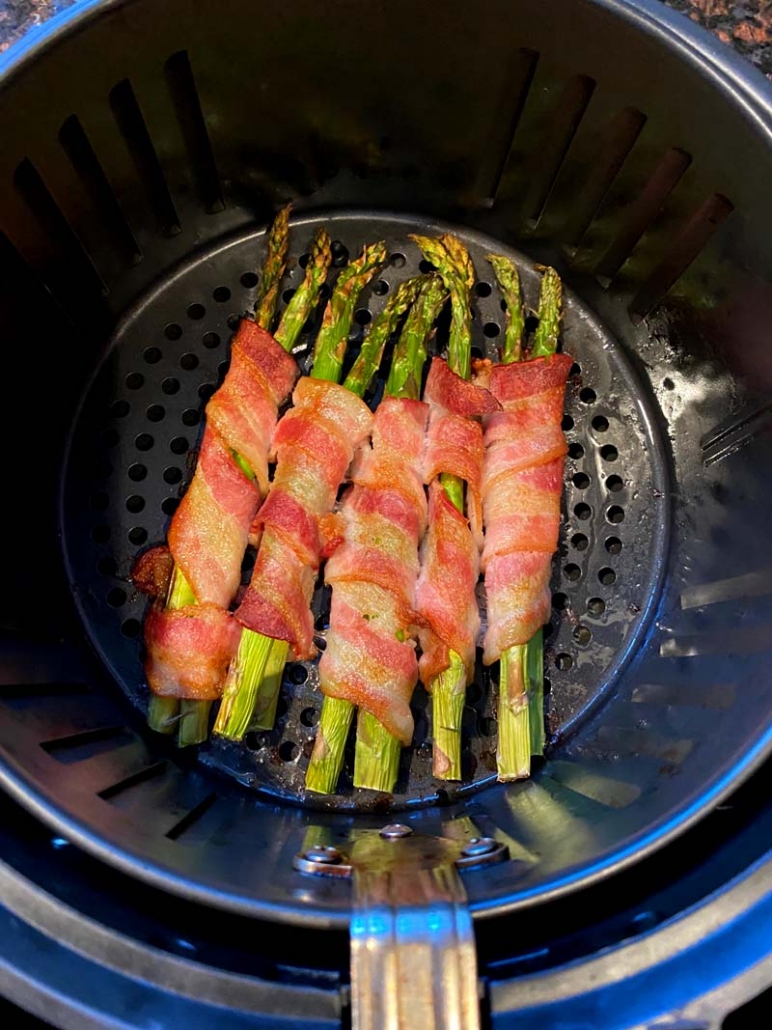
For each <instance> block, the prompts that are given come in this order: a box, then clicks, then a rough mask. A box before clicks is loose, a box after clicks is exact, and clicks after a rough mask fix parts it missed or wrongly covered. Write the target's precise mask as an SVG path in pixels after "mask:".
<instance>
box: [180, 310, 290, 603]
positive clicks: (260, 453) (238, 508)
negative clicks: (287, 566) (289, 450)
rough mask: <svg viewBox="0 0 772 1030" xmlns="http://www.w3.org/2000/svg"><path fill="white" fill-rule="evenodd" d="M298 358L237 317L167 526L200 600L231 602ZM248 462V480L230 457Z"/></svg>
mask: <svg viewBox="0 0 772 1030" xmlns="http://www.w3.org/2000/svg"><path fill="white" fill-rule="evenodd" d="M297 375H298V368H297V364H296V363H295V360H294V359H293V358H292V357H291V356H290V355H289V354H286V353H285V352H284V350H283V349H282V348H281V347H280V345H279V344H278V343H277V342H276V340H274V338H273V337H272V336H271V334H270V333H268V332H266V331H265V330H264V329H261V328H260V327H259V326H258V325H256V324H255V323H254V322H251V321H248V320H246V319H244V320H242V321H241V323H240V325H239V329H238V332H237V333H236V336H235V337H234V340H233V343H232V345H231V366H230V369H229V370H228V374H227V376H226V377H225V381H224V383H223V384H222V386H221V387H220V389H219V390H218V391H217V393H215V394H214V396H213V397H212V399H211V400H210V401H209V403H208V405H207V408H206V419H207V427H206V431H205V433H204V439H203V442H202V446H201V451H200V453H199V457H198V464H197V466H196V471H195V474H194V476H193V481H192V482H191V484H190V486H189V487H188V489H187V492H186V493H185V496H184V497H183V499H182V502H181V504H180V506H179V508H178V509H177V511H176V513H175V515H174V518H173V519H172V524H171V527H170V529H169V548H170V550H171V553H172V557H173V558H174V560H175V562H176V563H177V565H179V567H180V569H181V571H182V573H183V574H184V576H185V579H186V580H187V581H188V583H189V584H190V587H191V589H192V590H193V593H194V594H195V596H196V598H197V599H198V601H200V602H204V601H211V602H213V603H214V604H219V605H220V606H221V607H222V608H227V606H228V605H229V604H230V603H231V601H232V600H233V597H234V595H235V593H236V591H237V589H238V586H239V580H240V576H241V562H242V559H243V557H244V551H245V550H246V546H247V542H248V537H249V531H250V526H251V523H252V520H253V518H254V517H255V513H256V512H257V509H258V506H259V504H260V499H261V497H262V496H263V495H264V493H265V490H266V489H267V485H268V449H269V445H270V438H271V433H272V431H273V429H274V427H275V425H276V417H277V411H278V405H279V404H280V403H281V402H282V401H283V400H284V399H285V398H286V396H287V394H288V393H289V392H290V390H291V389H292V386H293V384H294V382H295V380H296V378H297ZM236 453H237V454H239V455H240V456H241V457H242V458H243V459H244V460H246V462H247V463H248V465H249V466H250V468H251V469H252V471H253V473H254V475H255V481H254V482H253V481H252V480H251V479H250V478H249V476H247V475H246V473H245V472H244V471H243V470H242V469H241V468H240V467H239V465H238V464H237V463H236V461H235V460H234V455H235V454H236Z"/></svg>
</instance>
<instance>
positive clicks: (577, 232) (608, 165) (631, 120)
mask: <svg viewBox="0 0 772 1030" xmlns="http://www.w3.org/2000/svg"><path fill="white" fill-rule="evenodd" d="M645 124H646V115H645V114H642V113H641V112H640V111H637V110H636V109H635V108H634V107H627V108H625V109H624V110H623V111H620V112H619V114H618V115H617V116H616V118H614V120H613V122H612V124H611V132H610V134H609V137H608V139H607V141H606V144H605V146H603V147H602V148H601V151H600V153H599V154H598V159H597V161H596V162H595V164H594V165H593V167H592V170H591V171H590V173H589V175H588V177H587V185H586V186H585V189H584V191H583V194H582V196H580V197H579V198H577V201H576V205H575V207H574V215H573V217H572V219H571V222H570V225H569V228H568V230H567V232H566V242H567V244H568V246H569V247H570V248H571V249H574V248H576V247H577V246H578V245H579V244H580V243H581V241H582V237H583V236H584V234H585V233H586V232H587V229H588V228H589V225H590V223H591V222H592V220H593V219H594V218H595V216H596V214H597V213H598V210H599V209H600V206H601V204H602V203H603V201H604V200H605V198H606V195H607V193H608V191H609V189H610V188H611V184H612V183H613V181H614V179H615V178H616V177H617V175H618V174H619V171H620V169H621V168H622V165H623V164H624V163H625V161H626V160H627V157H628V155H629V153H630V151H631V150H632V149H633V147H634V146H635V143H636V141H637V139H638V137H639V136H640V134H641V130H642V129H643V127H644V125H645Z"/></svg>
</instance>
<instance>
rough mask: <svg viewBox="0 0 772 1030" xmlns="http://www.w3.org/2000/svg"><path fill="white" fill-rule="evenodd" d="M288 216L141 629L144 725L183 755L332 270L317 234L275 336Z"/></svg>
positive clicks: (214, 677) (227, 634) (232, 635)
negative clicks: (162, 582)
mask: <svg viewBox="0 0 772 1030" xmlns="http://www.w3.org/2000/svg"><path fill="white" fill-rule="evenodd" d="M288 217H289V208H285V209H284V210H283V211H282V212H281V213H280V214H279V216H277V218H276V220H275V222H274V225H273V227H272V229H271V232H270V234H269V240H268V258H267V261H266V264H265V268H264V274H263V279H262V283H261V289H260V294H259V297H258V303H257V316H256V317H257V319H259V321H251V320H246V319H245V320H242V322H241V324H240V326H239V329H238V331H237V333H236V336H235V338H234V340H233V344H232V347H231V365H230V369H229V371H228V374H227V376H226V377H225V381H224V382H223V384H222V386H221V387H220V389H219V390H218V391H217V392H216V393H215V394H214V396H213V397H212V399H211V400H210V401H209V403H208V405H207V408H206V420H207V424H206V429H205V432H204V438H203V442H202V446H201V451H200V454H199V460H198V464H197V466H196V471H195V474H194V476H193V480H192V482H191V484H190V486H189V488H188V490H187V492H186V494H185V497H184V498H183V500H182V503H181V504H180V506H179V508H178V509H177V512H176V513H175V516H174V519H173V520H172V525H171V527H170V530H169V550H170V552H171V557H172V558H173V560H174V569H173V573H172V577H171V584H170V587H169V592H168V595H167V602H166V607H165V608H161V607H158V606H155V607H153V608H152V609H151V611H150V613H149V614H148V617H147V620H146V623H145V644H146V652H147V657H146V662H145V672H146V676H147V680H148V684H149V686H150V688H151V690H152V691H153V694H154V697H153V699H152V702H151V706H150V710H149V715H148V719H149V722H150V725H151V726H152V727H153V728H155V729H159V730H161V731H162V732H168V731H170V724H171V728H173V726H174V721H175V720H176V717H177V712H178V711H179V712H180V719H179V736H178V742H179V744H180V745H181V746H182V745H185V744H192V743H199V742H200V741H201V740H204V739H206V734H207V730H208V714H209V707H210V704H211V701H212V700H213V699H215V698H217V697H218V696H219V694H220V690H221V684H222V678H223V675H224V672H225V669H226V668H227V666H228V663H229V661H230V658H231V657H232V654H233V651H234V648H235V645H236V644H237V643H238V638H239V634H238V627H236V626H234V624H233V621H232V618H231V616H230V614H229V612H228V610H227V609H228V605H229V604H230V603H231V601H232V600H233V597H234V596H235V594H236V591H237V589H238V586H239V582H240V572H241V563H242V560H243V557H244V552H245V550H246V546H247V540H248V535H249V531H250V526H251V523H252V520H253V518H254V516H255V513H256V511H257V509H258V506H259V504H260V500H261V497H262V496H263V495H264V493H265V491H266V489H267V486H268V467H267V460H268V445H269V441H270V436H271V432H272V430H273V427H274V425H275V424H276V418H277V412H278V407H279V405H280V404H281V403H282V402H283V401H284V400H285V399H286V397H287V395H288V394H289V392H290V391H291V389H292V386H293V384H294V382H295V380H296V378H297V375H298V368H297V364H296V363H295V361H294V359H293V358H292V357H291V356H290V353H289V352H290V351H291V350H292V348H293V346H294V344H295V342H296V340H297V337H298V335H299V333H300V330H301V328H302V326H303V323H304V322H305V320H306V319H307V317H308V315H309V313H310V311H311V310H312V309H313V307H314V305H315V304H316V300H317V298H318V295H319V290H320V288H321V286H322V284H323V282H324V280H325V278H326V275H327V270H328V268H329V265H330V261H331V252H330V239H329V236H328V234H327V233H326V232H324V231H321V232H319V233H317V236H316V238H315V240H314V243H313V246H312V250H311V259H310V261H309V264H308V266H307V269H306V275H305V278H304V281H303V283H302V284H301V286H300V288H299V289H298V290H297V291H296V293H295V295H294V296H293V298H292V300H291V301H290V304H289V305H288V307H287V310H286V312H285V314H284V317H283V319H282V322H281V325H280V326H279V329H278V330H277V331H276V334H275V335H271V333H270V332H269V331H268V330H269V328H270V325H271V323H272V321H273V318H274V315H275V310H276V304H277V300H278V293H279V286H280V282H281V278H282V276H283V274H284V270H285V266H286V255H287V234H288Z"/></svg>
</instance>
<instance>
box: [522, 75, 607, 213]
mask: <svg viewBox="0 0 772 1030" xmlns="http://www.w3.org/2000/svg"><path fill="white" fill-rule="evenodd" d="M594 90H595V82H594V81H593V80H592V79H590V78H588V77H587V76H586V75H577V76H576V77H575V78H573V79H570V80H569V81H568V82H567V83H566V86H565V88H564V89H563V92H562V93H561V95H560V100H559V101H558V104H557V107H556V109H555V111H554V113H553V116H552V118H551V119H550V128H549V130H548V132H547V137H546V141H545V143H544V146H542V147H539V148H538V161H535V162H534V163H533V166H532V169H531V175H530V177H529V188H528V192H527V194H526V198H525V203H524V204H523V218H524V220H525V223H526V225H527V226H528V227H529V228H535V227H536V225H537V224H538V222H539V219H540V218H541V215H542V212H543V210H544V208H545V206H546V204H547V200H548V199H549V195H550V193H551V192H552V187H553V186H554V184H555V180H556V179H557V177H558V172H559V171H560V169H561V166H562V164H563V162H564V161H565V159H566V154H567V153H568V150H569V147H570V146H571V143H572V142H573V139H574V136H575V135H576V131H577V129H578V128H579V124H580V123H581V120H582V118H583V117H584V113H585V111H586V110H587V105H588V104H589V102H590V98H591V97H592V94H593V92H594Z"/></svg>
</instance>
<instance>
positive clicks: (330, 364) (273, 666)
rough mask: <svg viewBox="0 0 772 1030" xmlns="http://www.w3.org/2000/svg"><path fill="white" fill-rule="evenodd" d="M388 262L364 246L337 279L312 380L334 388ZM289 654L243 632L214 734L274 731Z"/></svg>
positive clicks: (378, 249) (378, 248)
mask: <svg viewBox="0 0 772 1030" xmlns="http://www.w3.org/2000/svg"><path fill="white" fill-rule="evenodd" d="M386 256H387V252H386V244H385V243H382V242H381V243H376V244H373V245H371V246H366V247H364V248H363V250H362V253H361V254H360V255H359V257H358V258H356V260H354V261H352V262H351V263H350V264H349V265H348V266H347V267H346V268H345V269H344V270H343V271H342V272H341V274H340V275H339V276H338V279H337V282H336V284H335V288H334V290H333V292H332V296H331V298H330V303H329V304H328V306H327V309H326V311H325V315H324V321H323V323H322V328H321V330H320V332H319V335H318V336H317V341H316V346H315V348H314V365H313V371H312V375H313V376H314V377H315V378H317V379H326V380H328V381H329V382H333V383H337V382H338V380H339V378H340V375H341V371H342V368H343V357H344V355H345V352H346V346H347V344H348V336H349V333H350V331H351V323H352V320H353V317H354V308H355V307H356V303H357V301H358V299H359V295H360V294H361V292H362V290H363V289H364V288H365V286H366V285H367V284H368V283H369V282H370V280H371V279H372V278H373V276H374V275H375V274H376V273H377V272H378V270H379V269H380V268H381V266H382V265H383V263H384V262H385V260H386ZM314 263H315V262H314V259H313V253H312V261H310V262H309V265H308V268H307V270H306V281H308V279H309V275H308V270H309V269H311V266H312V264H314ZM325 276H326V269H325ZM323 281H324V276H323V277H322V278H321V279H320V280H319V279H318V275H317V280H316V283H317V284H316V285H315V286H312V287H311V289H312V290H313V291H315V293H314V296H318V292H319V288H320V287H321V284H322V282H323ZM303 285H305V282H304V284H303ZM302 289H303V286H301V287H300V289H299V290H298V292H297V293H296V294H295V296H294V297H293V298H292V301H290V306H291V305H292V303H293V302H294V301H295V299H296V298H297V296H298V294H299V293H300V292H301V290H302ZM288 311H289V309H288ZM286 317H287V316H286V315H285V318H284V319H283V320H282V324H281V326H280V327H279V330H278V331H277V334H276V339H277V340H279V342H280V343H281V344H282V346H285V347H286V343H285V341H284V336H283V330H285V322H286ZM305 317H306V316H304V317H303V318H302V320H300V321H299V324H300V326H302V325H303V322H304V321H305ZM297 324H298V320H297V319H294V320H293V321H292V323H291V325H293V326H294V325H297ZM293 344H294V341H293ZM293 344H290V347H288V348H287V349H291V347H292V345H293ZM288 654H289V645H288V644H287V642H286V641H285V640H274V639H273V638H272V637H266V636H263V635H262V634H261V633H254V632H253V631H252V630H248V629H244V630H243V631H242V634H241V640H240V642H239V650H238V653H237V655H236V658H235V659H234V661H233V662H232V663H231V667H230V669H229V670H228V676H227V678H226V681H225V689H224V691H223V697H222V702H221V704H220V711H219V712H218V715H217V720H216V722H215V726H214V732H215V733H217V734H218V735H219V736H222V737H226V738H227V739H228V740H241V739H242V738H243V736H244V734H245V733H246V731H247V729H248V727H249V726H250V724H251V723H252V720H253V717H254V716H255V715H256V716H257V720H256V722H257V725H256V728H258V729H272V728H273V723H274V720H275V717H276V704H277V701H278V697H279V689H280V687H281V680H282V674H283V671H284V666H285V664H286V661H287V656H288Z"/></svg>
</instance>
